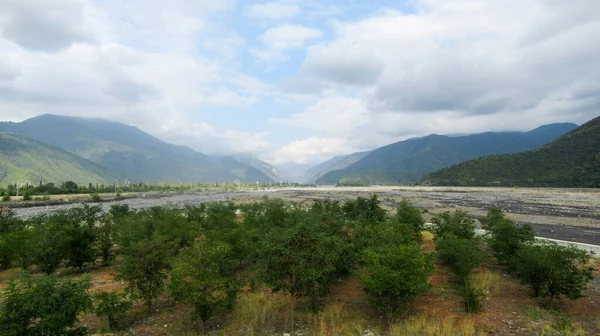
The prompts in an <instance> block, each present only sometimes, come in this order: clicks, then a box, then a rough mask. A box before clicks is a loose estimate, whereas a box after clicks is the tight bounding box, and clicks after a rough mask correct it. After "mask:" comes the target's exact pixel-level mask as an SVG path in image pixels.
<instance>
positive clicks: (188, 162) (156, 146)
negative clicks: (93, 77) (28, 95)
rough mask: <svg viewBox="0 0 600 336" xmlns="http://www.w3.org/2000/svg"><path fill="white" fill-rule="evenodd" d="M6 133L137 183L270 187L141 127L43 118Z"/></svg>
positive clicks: (227, 162) (250, 171) (246, 169)
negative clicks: (236, 183)
mask: <svg viewBox="0 0 600 336" xmlns="http://www.w3.org/2000/svg"><path fill="white" fill-rule="evenodd" d="M0 131H8V132H12V133H16V134H19V135H22V136H25V137H28V138H32V139H36V140H39V141H42V142H45V143H48V144H51V145H53V146H56V147H59V148H61V149H64V150H66V151H69V152H72V153H75V154H77V155H80V156H82V157H84V158H86V159H89V160H90V161H93V162H95V163H97V164H99V165H102V166H104V167H106V168H108V169H110V170H111V171H115V172H118V173H120V174H122V175H123V176H125V177H127V178H128V179H130V180H131V181H133V182H137V181H145V182H231V181H234V180H236V179H239V180H241V181H245V182H256V181H260V182H268V181H269V178H268V177H266V176H265V175H264V174H263V173H261V172H260V171H258V170H257V169H255V168H252V167H250V166H248V165H245V164H243V163H241V162H239V161H237V160H235V159H233V158H231V157H211V156H207V155H204V154H202V153H198V152H196V151H194V150H192V149H190V148H188V147H184V146H176V145H172V144H169V143H166V142H164V141H161V140H159V139H157V138H155V137H153V136H151V135H149V134H147V133H144V132H143V131H141V130H140V129H138V128H136V127H132V126H129V125H125V124H121V123H116V122H111V121H106V120H101V119H89V118H76V117H66V116H56V115H42V116H38V117H35V118H32V119H29V120H25V121H23V122H22V123H0Z"/></svg>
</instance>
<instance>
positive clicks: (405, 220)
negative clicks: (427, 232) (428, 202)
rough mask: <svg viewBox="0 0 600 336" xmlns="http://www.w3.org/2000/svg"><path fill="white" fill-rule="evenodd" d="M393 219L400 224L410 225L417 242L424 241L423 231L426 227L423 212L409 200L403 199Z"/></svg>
mask: <svg viewBox="0 0 600 336" xmlns="http://www.w3.org/2000/svg"><path fill="white" fill-rule="evenodd" d="M393 221H394V222H395V223H398V224H407V225H409V227H410V229H411V231H412V237H413V240H414V241H416V242H421V241H422V239H423V238H422V235H421V231H423V230H424V229H425V220H424V219H423V212H422V211H421V210H420V209H418V208H415V207H414V206H412V205H411V204H410V203H409V202H408V201H407V200H402V201H401V202H400V205H399V206H398V209H397V210H396V214H395V215H394V217H393Z"/></svg>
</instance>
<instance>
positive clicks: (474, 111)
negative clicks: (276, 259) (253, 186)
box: [0, 0, 600, 165]
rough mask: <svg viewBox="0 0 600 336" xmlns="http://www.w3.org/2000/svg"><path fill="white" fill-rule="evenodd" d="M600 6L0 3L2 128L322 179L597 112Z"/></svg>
mask: <svg viewBox="0 0 600 336" xmlns="http://www.w3.org/2000/svg"><path fill="white" fill-rule="evenodd" d="M599 32H600V1H598V0H569V1H564V0H503V1H484V0H406V1H391V0H380V1H378V0H345V1H344V0H322V1H318V0H302V1H300V0H279V1H277V0H275V1H241V0H237V1H236V0H219V1H214V0H169V1H164V0H0V120H5V121H22V120H25V119H27V118H30V117H33V116H36V115H39V114H44V113H52V114H61V115H71V116H83V117H101V118H105V119H109V120H114V121H119V122H124V123H127V124H131V125H134V126H137V127H139V128H141V129H142V130H144V131H146V132H149V133H150V134H152V135H154V136H157V137H159V138H160V139H163V140H165V141H168V142H172V143H176V144H180V145H187V146H190V147H192V148H194V149H196V150H198V151H200V152H203V153H207V154H233V153H251V154H254V155H256V156H257V157H259V158H261V159H263V160H266V161H267V162H270V163H272V164H276V165H282V164H287V165H294V164H296V165H307V164H313V163H317V162H320V161H323V160H326V159H328V158H330V157H332V156H334V155H342V154H349V153H353V152H356V151H362V150H368V149H373V148H376V147H379V146H382V145H386V144H389V143H393V142H396V141H399V140H403V139H407V138H410V137H416V136H423V135H427V134H431V133H437V134H456V133H477V132H483V131H508V130H511V131H512V130H529V129H533V128H535V127H537V126H539V125H542V124H547V123H552V122H576V123H578V124H581V123H583V122H585V121H587V120H590V119H592V118H594V117H596V116H598V115H600V109H599V107H600V33H599Z"/></svg>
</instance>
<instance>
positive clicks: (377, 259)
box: [360, 244, 434, 315]
mask: <svg viewBox="0 0 600 336" xmlns="http://www.w3.org/2000/svg"><path fill="white" fill-rule="evenodd" d="M433 270H434V264H433V255H432V254H425V253H423V251H422V250H421V247H420V246H419V245H416V244H410V245H397V246H387V247H382V248H379V249H367V250H365V252H364V269H363V271H362V272H361V273H360V282H361V284H362V285H363V288H364V289H365V291H366V292H367V294H368V295H369V296H370V297H371V298H372V299H373V302H374V304H375V305H376V306H377V307H378V308H383V309H384V310H385V311H386V312H387V313H388V314H389V315H392V314H395V313H397V312H398V310H405V309H406V308H407V307H408V305H409V304H410V303H411V302H412V300H413V299H414V298H415V297H417V296H418V295H421V294H423V293H424V292H425V291H426V290H427V289H429V287H430V285H429V283H428V278H429V276H430V275H431V274H432V273H433Z"/></svg>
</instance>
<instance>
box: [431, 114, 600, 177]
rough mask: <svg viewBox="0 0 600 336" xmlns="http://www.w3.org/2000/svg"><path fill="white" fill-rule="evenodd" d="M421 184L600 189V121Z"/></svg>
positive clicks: (468, 163)
mask: <svg viewBox="0 0 600 336" xmlns="http://www.w3.org/2000/svg"><path fill="white" fill-rule="evenodd" d="M421 184H425V185H460V186H523V187H578V188H598V187H600V117H598V118H595V119H593V120H591V121H589V122H587V123H585V124H584V125H582V126H581V127H579V128H577V129H575V130H573V131H571V132H569V133H567V134H565V135H563V136H561V137H560V138H558V139H556V140H555V141H552V142H551V143H549V144H547V145H545V146H543V147H541V148H538V149H534V150H531V151H527V152H521V153H516V154H509V155H493V156H486V157H482V158H478V159H475V160H470V161H466V162H462V163H459V164H457V165H454V166H452V167H449V168H445V169H442V170H439V171H436V172H433V173H431V174H428V175H426V176H425V177H424V178H423V179H422V181H421Z"/></svg>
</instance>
